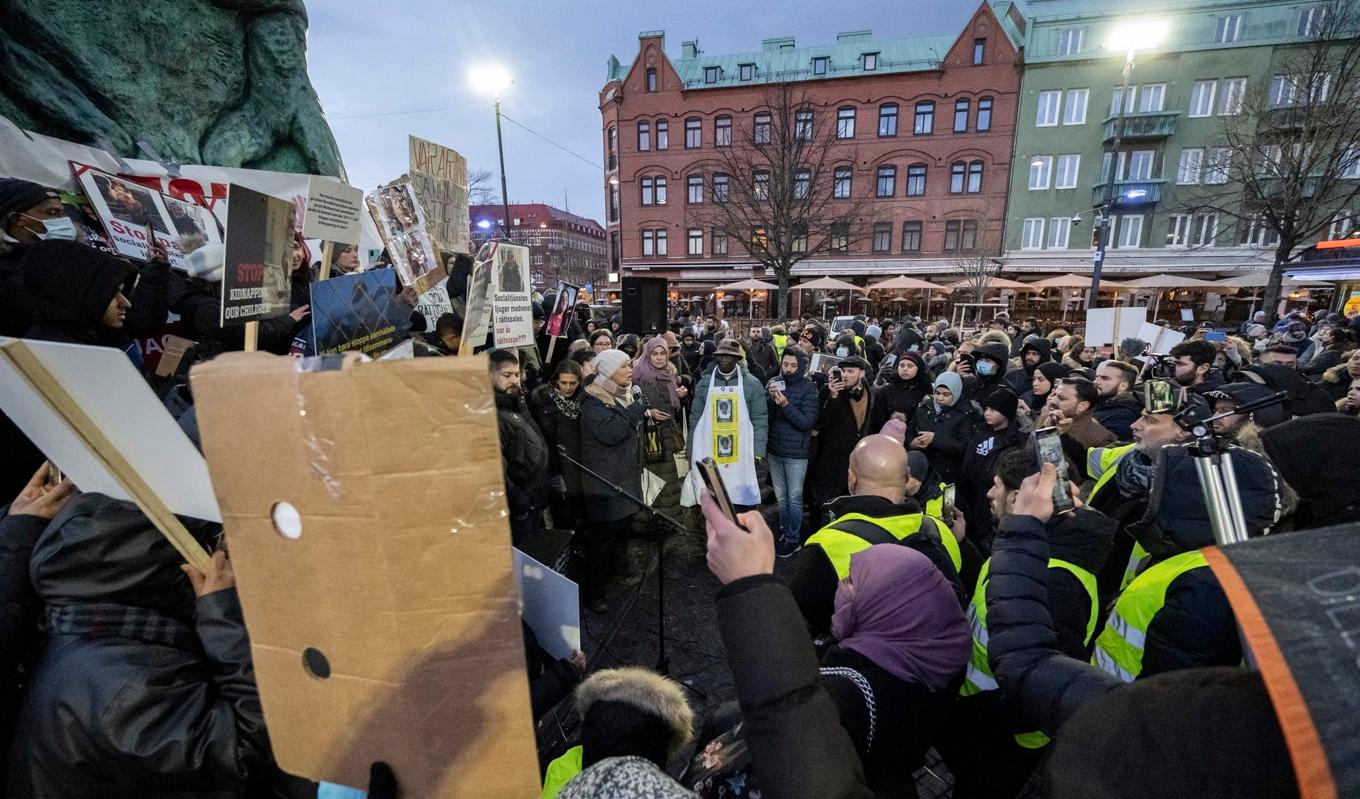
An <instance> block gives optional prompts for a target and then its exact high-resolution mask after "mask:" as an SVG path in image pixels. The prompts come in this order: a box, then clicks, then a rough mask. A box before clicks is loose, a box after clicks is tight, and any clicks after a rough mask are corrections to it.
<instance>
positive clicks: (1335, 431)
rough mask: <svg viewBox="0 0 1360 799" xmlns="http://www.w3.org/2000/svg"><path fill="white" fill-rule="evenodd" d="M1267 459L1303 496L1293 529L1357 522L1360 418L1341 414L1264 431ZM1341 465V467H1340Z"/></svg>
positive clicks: (1303, 419) (1293, 421)
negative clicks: (1356, 455) (1356, 466)
mask: <svg viewBox="0 0 1360 799" xmlns="http://www.w3.org/2000/svg"><path fill="white" fill-rule="evenodd" d="M1261 443H1262V444H1263V445H1264V446H1265V450H1266V455H1268V456H1269V457H1270V460H1271V461H1272V462H1274V464H1275V465H1276V467H1277V468H1279V470H1280V474H1281V475H1283V476H1284V480H1285V482H1286V483H1288V484H1289V486H1290V487H1291V488H1293V489H1294V490H1295V491H1296V492H1298V495H1299V509H1298V511H1297V512H1296V513H1295V514H1294V527H1295V528H1296V529H1306V528H1309V527H1321V526H1324V525H1327V524H1335V523H1338V522H1341V521H1348V520H1352V519H1355V518H1357V515H1358V514H1357V513H1356V509H1357V508H1360V482H1357V481H1356V479H1355V472H1354V471H1353V467H1352V469H1351V470H1348V469H1347V468H1346V467H1345V466H1344V465H1345V464H1353V463H1354V458H1355V453H1356V451H1357V447H1360V419H1357V418H1356V417H1354V416H1346V415H1344V414H1340V413H1320V414H1314V415H1312V416H1300V417H1299V418H1297V419H1291V420H1289V421H1287V422H1284V423H1283V424H1280V425H1276V426H1275V427H1271V428H1269V429H1267V430H1262V431H1261ZM1338 467H1341V468H1338Z"/></svg>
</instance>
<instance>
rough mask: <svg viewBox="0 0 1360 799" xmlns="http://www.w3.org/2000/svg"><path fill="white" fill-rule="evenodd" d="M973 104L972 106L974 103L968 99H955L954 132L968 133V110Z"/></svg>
mask: <svg viewBox="0 0 1360 799" xmlns="http://www.w3.org/2000/svg"><path fill="white" fill-rule="evenodd" d="M971 106H972V103H971V102H969V101H968V100H955V101H954V132H955V133H967V132H968V110H969V108H970V107H971Z"/></svg>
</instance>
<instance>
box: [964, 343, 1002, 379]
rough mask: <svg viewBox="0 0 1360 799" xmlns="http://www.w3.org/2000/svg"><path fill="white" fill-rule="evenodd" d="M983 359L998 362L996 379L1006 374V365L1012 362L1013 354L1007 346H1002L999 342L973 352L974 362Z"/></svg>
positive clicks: (984, 345)
mask: <svg viewBox="0 0 1360 799" xmlns="http://www.w3.org/2000/svg"><path fill="white" fill-rule="evenodd" d="M981 357H985V358H987V359H989V360H992V361H995V362H996V365H997V370H996V375H995V377H1000V376H1001V375H1004V374H1006V364H1007V363H1008V362H1009V361H1010V357H1011V354H1010V352H1008V351H1007V350H1006V345H1005V344H1002V343H1001V342H999V341H993V342H989V343H987V344H983V345H982V346H981V347H978V348H977V349H975V350H973V358H974V360H976V359H977V358H981ZM975 371H976V370H975Z"/></svg>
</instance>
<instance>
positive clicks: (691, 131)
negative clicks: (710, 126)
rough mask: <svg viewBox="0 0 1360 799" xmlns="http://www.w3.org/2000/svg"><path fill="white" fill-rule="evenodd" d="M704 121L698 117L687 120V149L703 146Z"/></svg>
mask: <svg viewBox="0 0 1360 799" xmlns="http://www.w3.org/2000/svg"><path fill="white" fill-rule="evenodd" d="M703 139H704V123H703V121H702V120H701V119H699V118H698V117H690V118H689V119H686V120H685V149H686V150H693V149H696V148H698V147H701V146H703Z"/></svg>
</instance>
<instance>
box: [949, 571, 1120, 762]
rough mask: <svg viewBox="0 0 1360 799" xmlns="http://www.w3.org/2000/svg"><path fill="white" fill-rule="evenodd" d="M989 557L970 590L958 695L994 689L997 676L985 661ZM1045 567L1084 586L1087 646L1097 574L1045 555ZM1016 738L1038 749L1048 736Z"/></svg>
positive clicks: (1092, 625)
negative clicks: (967, 649)
mask: <svg viewBox="0 0 1360 799" xmlns="http://www.w3.org/2000/svg"><path fill="white" fill-rule="evenodd" d="M991 566H992V559H991V558H988V559H987V562H986V563H984V564H982V571H980V572H979V573H978V583H977V589H976V590H975V591H974V592H973V601H972V602H970V603H969V605H968V626H969V628H970V629H971V630H972V633H973V657H972V659H971V660H970V661H969V662H968V670H967V671H966V672H965V674H964V677H963V687H962V688H960V689H959V696H972V695H973V694H980V693H982V692H984V691H995V690H996V689H997V684H996V678H995V677H994V676H992V668H991V664H989V663H988V662H987V640H988V639H987V573H988V572H989V571H990V570H991ZM1048 568H1050V569H1062V570H1064V571H1066V572H1068V573H1069V574H1071V575H1072V576H1073V577H1075V578H1077V582H1079V583H1081V587H1082V588H1084V589H1086V596H1087V597H1088V598H1089V599H1090V604H1091V613H1090V616H1089V618H1087V620H1086V635H1085V637H1084V638H1082V643H1083V644H1085V645H1087V646H1090V645H1091V636H1092V635H1094V634H1095V631H1096V619H1097V618H1098V617H1099V614H1098V611H1099V607H1100V600H1099V599H1098V598H1097V588H1096V576H1095V575H1094V574H1092V573H1091V572H1089V571H1087V570H1086V569H1083V568H1082V567H1080V566H1078V565H1077V564H1075V563H1071V562H1069V561H1065V560H1059V559H1058V558H1049V559H1048ZM1015 742H1016V743H1018V744H1019V745H1020V746H1023V747H1025V748H1026V749H1039V748H1041V747H1043V746H1046V745H1047V744H1048V736H1047V735H1044V734H1043V733H1042V732H1037V731H1036V732H1022V733H1016V735H1015Z"/></svg>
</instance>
